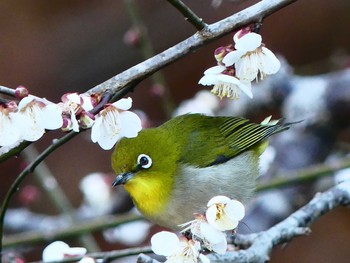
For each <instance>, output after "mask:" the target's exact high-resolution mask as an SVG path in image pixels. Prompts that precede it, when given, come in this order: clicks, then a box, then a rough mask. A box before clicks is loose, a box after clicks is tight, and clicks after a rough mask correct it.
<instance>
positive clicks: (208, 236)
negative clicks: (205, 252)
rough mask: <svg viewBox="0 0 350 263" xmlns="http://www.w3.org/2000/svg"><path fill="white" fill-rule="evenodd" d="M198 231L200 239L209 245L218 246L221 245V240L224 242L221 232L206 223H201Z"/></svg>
mask: <svg viewBox="0 0 350 263" xmlns="http://www.w3.org/2000/svg"><path fill="white" fill-rule="evenodd" d="M200 231H201V234H202V237H203V238H204V239H205V240H206V241H208V242H209V243H210V244H218V243H221V242H222V241H223V239H225V240H226V236H225V234H224V233H223V232H221V231H219V230H217V229H216V228H214V227H213V226H211V225H210V224H208V223H207V222H202V223H201V224H200Z"/></svg>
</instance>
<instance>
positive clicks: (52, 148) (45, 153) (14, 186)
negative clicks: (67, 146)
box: [0, 131, 78, 262]
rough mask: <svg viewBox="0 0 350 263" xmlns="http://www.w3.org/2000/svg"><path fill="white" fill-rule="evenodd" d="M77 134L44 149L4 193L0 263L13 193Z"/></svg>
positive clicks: (0, 228) (0, 231)
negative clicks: (41, 164) (6, 214)
mask: <svg viewBox="0 0 350 263" xmlns="http://www.w3.org/2000/svg"><path fill="white" fill-rule="evenodd" d="M77 134H78V133H75V132H73V131H72V132H70V133H68V134H66V135H65V136H63V137H62V138H60V139H58V140H56V141H55V142H54V143H53V144H51V145H50V146H49V147H48V148H46V149H45V150H44V151H43V152H42V153H41V154H40V155H39V156H38V157H37V158H36V159H35V161H33V162H32V163H30V164H29V165H28V166H27V167H26V168H25V169H24V170H23V171H22V172H21V173H20V174H19V175H18V176H17V177H16V180H15V181H14V182H13V183H12V185H11V187H10V189H9V190H8V192H7V193H6V196H5V199H4V202H3V203H2V205H1V210H0V262H1V255H2V237H3V233H4V217H5V213H6V210H7V207H8V205H9V202H10V200H11V198H12V196H13V195H14V193H15V192H16V191H17V190H18V187H19V185H20V184H21V182H22V181H23V180H24V178H25V177H26V175H28V174H29V173H31V172H33V170H34V169H35V167H36V166H38V165H39V164H40V163H41V161H42V160H44V159H45V158H46V157H47V156H49V155H50V154H51V153H52V152H53V151H55V150H56V149H58V148H59V147H60V146H61V145H63V144H64V143H66V142H67V141H69V140H70V139H72V138H73V137H75V136H76V135H77Z"/></svg>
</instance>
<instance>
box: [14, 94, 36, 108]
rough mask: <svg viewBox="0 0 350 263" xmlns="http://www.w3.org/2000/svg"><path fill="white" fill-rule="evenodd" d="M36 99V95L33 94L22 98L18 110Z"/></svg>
mask: <svg viewBox="0 0 350 263" xmlns="http://www.w3.org/2000/svg"><path fill="white" fill-rule="evenodd" d="M34 99H35V97H34V96H31V95H28V96H27V97H24V98H23V99H21V101H20V102H19V103H18V110H21V109H23V108H24V107H25V106H27V105H28V104H29V103H30V102H32V101H33V100H34Z"/></svg>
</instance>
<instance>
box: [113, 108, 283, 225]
mask: <svg viewBox="0 0 350 263" xmlns="http://www.w3.org/2000/svg"><path fill="white" fill-rule="evenodd" d="M289 127H290V124H278V123H276V122H274V123H267V124H256V123H252V122H251V121H249V120H247V119H244V118H240V117H209V116H204V115H200V114H187V115H182V116H178V117H176V118H174V119H171V120H170V121H168V122H166V123H164V124H163V125H161V126H159V127H157V128H152V129H146V130H142V131H141V132H140V133H139V135H138V136H137V137H135V138H123V139H121V140H120V141H119V142H118V144H117V145H116V147H115V150H114V153H113V155H112V166H113V169H114V171H115V173H116V174H117V177H116V179H115V181H114V183H113V186H116V185H120V184H122V185H124V187H125V189H126V191H127V192H129V194H130V195H131V197H132V199H133V201H134V203H135V205H136V207H137V208H138V209H139V211H140V212H141V213H142V214H143V215H144V216H145V217H146V218H149V219H150V220H152V221H154V222H155V223H158V224H159V225H162V226H165V227H168V228H170V229H174V230H176V229H178V225H180V224H183V223H186V222H188V221H190V220H193V214H194V213H202V212H204V211H205V209H206V204H207V202H208V201H209V200H210V199H211V198H212V197H214V196H216V195H225V196H228V197H230V198H232V199H237V200H239V201H241V202H245V201H247V199H249V198H250V197H251V195H252V193H253V191H254V189H255V181H256V178H257V176H258V175H259V157H260V155H261V154H262V153H263V151H264V150H265V148H266V146H267V144H268V143H267V140H266V139H267V138H268V137H270V136H271V135H273V134H275V133H278V132H281V131H284V130H286V129H288V128H289Z"/></svg>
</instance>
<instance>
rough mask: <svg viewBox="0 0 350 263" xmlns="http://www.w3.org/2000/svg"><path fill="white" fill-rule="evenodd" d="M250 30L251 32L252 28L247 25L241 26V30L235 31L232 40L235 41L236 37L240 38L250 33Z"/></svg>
mask: <svg viewBox="0 0 350 263" xmlns="http://www.w3.org/2000/svg"><path fill="white" fill-rule="evenodd" d="M251 32H252V29H251V27H249V26H247V27H245V28H242V29H241V30H239V31H237V33H236V34H235V35H234V36H233V40H234V41H235V43H236V42H237V40H238V39H240V38H241V37H243V36H244V35H246V34H248V33H251Z"/></svg>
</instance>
